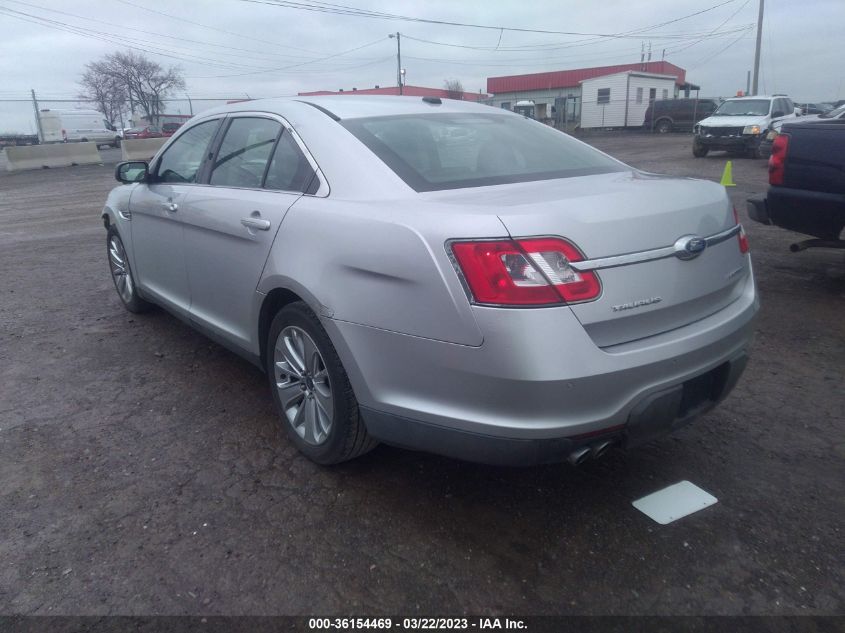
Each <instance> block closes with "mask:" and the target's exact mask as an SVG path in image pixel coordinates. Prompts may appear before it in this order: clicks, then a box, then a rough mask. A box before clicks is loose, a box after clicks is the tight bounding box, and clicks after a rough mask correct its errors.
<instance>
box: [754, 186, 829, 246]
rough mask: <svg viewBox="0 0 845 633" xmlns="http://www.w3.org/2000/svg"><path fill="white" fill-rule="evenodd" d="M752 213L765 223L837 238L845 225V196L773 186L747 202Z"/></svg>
mask: <svg viewBox="0 0 845 633" xmlns="http://www.w3.org/2000/svg"><path fill="white" fill-rule="evenodd" d="M746 208H747V210H748V215H749V217H750V218H751V219H752V220H755V221H756V222H760V223H761V224H774V225H776V226H779V227H781V228H784V229H788V230H790V231H795V232H797V233H803V234H805V235H812V236H814V237H818V238H820V239H823V240H837V239H839V235H840V233H841V232H842V229H843V226H845V195H843V194H835V193H823V192H817V191H806V190H804V189H792V188H789V187H770V188H769V191H768V193H767V194H766V195H765V196H763V195H757V196H753V197H751V198H749V199H748V200H747V201H746Z"/></svg>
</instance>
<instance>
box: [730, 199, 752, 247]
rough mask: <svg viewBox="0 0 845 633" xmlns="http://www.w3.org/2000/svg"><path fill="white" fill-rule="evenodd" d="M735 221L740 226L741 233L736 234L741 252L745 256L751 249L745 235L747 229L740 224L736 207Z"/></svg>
mask: <svg viewBox="0 0 845 633" xmlns="http://www.w3.org/2000/svg"><path fill="white" fill-rule="evenodd" d="M734 220H735V221H736V223H737V224H739V233H737V234H736V239H737V240H738V241H739V252H740V253H742V254H743V255H745V253H747V252H748V251H749V250H750V248H751V247H750V246H749V245H748V236H747V235H746V234H745V229H744V228H743V226H742V224H740V222H739V213H737V211H736V207H734Z"/></svg>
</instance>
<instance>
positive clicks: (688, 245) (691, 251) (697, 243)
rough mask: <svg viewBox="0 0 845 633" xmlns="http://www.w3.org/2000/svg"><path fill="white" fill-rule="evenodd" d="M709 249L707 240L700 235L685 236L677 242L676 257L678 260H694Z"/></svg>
mask: <svg viewBox="0 0 845 633" xmlns="http://www.w3.org/2000/svg"><path fill="white" fill-rule="evenodd" d="M705 248H707V240H705V239H704V238H703V237H699V236H698V235H685V236H683V237H680V238H678V240H677V241H676V242H675V257H677V258H678V259H684V260H686V259H693V258H695V257H698V256H699V255H701V252H702V251H703V250H704V249H705Z"/></svg>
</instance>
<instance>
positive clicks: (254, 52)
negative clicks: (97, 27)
mask: <svg viewBox="0 0 845 633" xmlns="http://www.w3.org/2000/svg"><path fill="white" fill-rule="evenodd" d="M4 1H5V2H11V3H12V4H20V5H24V6H27V7H30V8H33V9H38V10H40V11H49V12H51V13H58V14H60V15H65V16H68V17H73V18H78V19H80V20H85V21H86V22H95V23H97V24H105V25H106V26H114V27H118V28H121V29H125V30H128V31H135V32H137V33H145V34H147V35H153V36H155V37H162V38H166V39H171V40H178V41H180V42H191V43H194V44H203V45H206V46H213V47H216V48H223V49H227V50H232V51H240V52H245V53H250V59H255V55H267V54H268V52H267V51H258V50H255V49H249V48H238V47H235V46H228V45H226V44H217V43H214V42H207V41H204V40H191V39H188V38H185V37H183V36H181V35H180V36H175V35H167V34H165V33H158V32H156V31H148V30H146V29H139V28H135V27H131V26H127V25H125V24H116V23H114V22H108V21H106V20H100V19H97V18H92V17H86V16H83V15H78V14H76V13H69V12H67V11H60V10H59V9H51V8H48V7H43V6H39V5H37V4H31V3H29V2H23V1H22V0H4ZM271 55H273V57H275V58H279V57H289V58H292V59H310V57H303V56H302V55H285V54H273V53H271ZM239 57H245V56H244V55H239Z"/></svg>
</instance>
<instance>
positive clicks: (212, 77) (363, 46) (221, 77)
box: [191, 37, 392, 79]
mask: <svg viewBox="0 0 845 633" xmlns="http://www.w3.org/2000/svg"><path fill="white" fill-rule="evenodd" d="M386 39H387V38H385V37H380V38H379V39H377V40H375V41H373V42H369V43H367V44H362V45H361V46H356V47H355V48H350V49H349V50H346V51H341V52H340V53H333V54H331V55H327V56H325V57H320V58H318V59H314V60H311V61H307V62H300V63H298V64H291V65H290V66H282V67H280V68H268V69H264V70H254V71H250V72H245V73H235V74H232V75H208V76H204V77H191V79H223V78H227V77H244V76H246V75H257V74H261V73H265V72H281V71H283V70H288V69H291V68H299V67H300V66H305V65H307V64H313V63H316V62H322V61H325V60H327V59H332V58H334V57H340V56H341V55H346V54H347V53H353V52H355V51H360V50H361V49H362V48H367V47H368V46H373V45H374V44H379V43H381V42H383V41H384V40H386ZM391 58H392V56H391ZM376 63H378V62H376ZM363 65H365V66H366V65H369V64H363Z"/></svg>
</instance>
